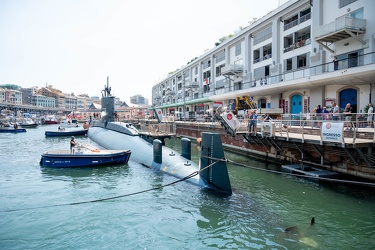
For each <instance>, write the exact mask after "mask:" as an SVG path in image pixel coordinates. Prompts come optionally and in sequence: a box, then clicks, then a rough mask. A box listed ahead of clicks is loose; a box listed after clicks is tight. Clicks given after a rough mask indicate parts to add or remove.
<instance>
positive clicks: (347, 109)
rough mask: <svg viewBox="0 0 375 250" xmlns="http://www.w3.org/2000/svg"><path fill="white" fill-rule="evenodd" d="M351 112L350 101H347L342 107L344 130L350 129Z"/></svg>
mask: <svg viewBox="0 0 375 250" xmlns="http://www.w3.org/2000/svg"><path fill="white" fill-rule="evenodd" d="M352 112H353V108H352V106H351V104H350V103H347V104H346V106H345V109H344V114H345V127H346V128H345V130H352V129H353V128H352Z"/></svg>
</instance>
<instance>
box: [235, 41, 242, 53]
mask: <svg viewBox="0 0 375 250" xmlns="http://www.w3.org/2000/svg"><path fill="white" fill-rule="evenodd" d="M240 54H241V44H240V43H239V44H237V45H236V51H235V56H238V55H240Z"/></svg>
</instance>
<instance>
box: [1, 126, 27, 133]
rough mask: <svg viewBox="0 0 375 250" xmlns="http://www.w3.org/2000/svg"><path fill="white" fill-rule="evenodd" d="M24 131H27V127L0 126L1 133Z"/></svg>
mask: <svg viewBox="0 0 375 250" xmlns="http://www.w3.org/2000/svg"><path fill="white" fill-rule="evenodd" d="M22 132H26V129H24V128H12V127H6V128H0V133H22Z"/></svg>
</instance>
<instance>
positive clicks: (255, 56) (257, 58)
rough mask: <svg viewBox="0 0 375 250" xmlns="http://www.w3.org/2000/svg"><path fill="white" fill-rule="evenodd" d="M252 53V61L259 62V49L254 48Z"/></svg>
mask: <svg viewBox="0 0 375 250" xmlns="http://www.w3.org/2000/svg"><path fill="white" fill-rule="evenodd" d="M253 53H254V63H257V62H260V50H259V49H257V50H254V51H253Z"/></svg>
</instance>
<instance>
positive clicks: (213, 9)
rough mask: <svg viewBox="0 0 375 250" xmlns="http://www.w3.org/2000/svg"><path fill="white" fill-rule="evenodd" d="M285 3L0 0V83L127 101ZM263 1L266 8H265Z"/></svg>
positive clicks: (253, 0) (239, 0)
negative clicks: (49, 87)
mask: <svg viewBox="0 0 375 250" xmlns="http://www.w3.org/2000/svg"><path fill="white" fill-rule="evenodd" d="M285 2H286V0H284V1H283V0H266V1H257V0H230V1H228V0H131V1H130V0H0V84H16V85H19V86H21V87H31V86H38V87H44V86H46V85H52V86H53V87H54V88H56V89H60V90H62V91H63V92H64V93H69V94H70V93H74V94H75V95H79V94H88V95H89V96H101V91H102V90H103V89H104V86H105V85H106V83H107V76H108V77H109V84H110V86H111V88H112V92H111V94H112V95H115V96H116V97H119V98H120V99H121V100H122V101H125V102H126V103H127V104H130V96H133V95H142V96H143V97H146V98H148V99H149V101H150V103H151V93H152V87H153V86H154V85H155V84H157V83H158V82H159V81H160V80H162V79H164V78H165V77H166V76H167V74H168V72H171V71H174V70H176V69H179V68H181V66H183V65H186V64H187V62H189V61H191V59H193V58H195V57H199V56H201V55H203V54H204V53H205V50H207V49H212V48H214V47H215V42H218V41H219V39H220V38H221V37H224V36H227V35H229V34H233V33H234V32H235V31H236V30H238V29H239V27H240V26H242V27H246V26H248V22H249V21H252V20H253V18H258V19H259V18H261V17H263V16H264V15H266V14H267V13H269V12H270V11H272V10H274V9H276V8H277V7H278V6H279V5H280V4H283V3H285ZM265 3H267V4H265Z"/></svg>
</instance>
